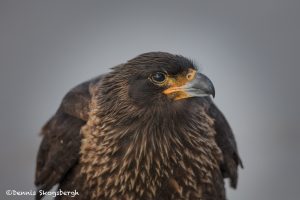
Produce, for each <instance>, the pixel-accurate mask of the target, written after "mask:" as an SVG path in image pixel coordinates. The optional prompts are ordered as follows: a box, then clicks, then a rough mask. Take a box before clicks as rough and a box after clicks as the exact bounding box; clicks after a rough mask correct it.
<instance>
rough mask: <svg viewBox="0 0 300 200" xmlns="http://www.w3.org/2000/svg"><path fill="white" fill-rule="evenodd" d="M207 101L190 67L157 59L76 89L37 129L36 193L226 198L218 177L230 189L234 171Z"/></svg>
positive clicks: (235, 163) (224, 131) (205, 86)
mask: <svg viewBox="0 0 300 200" xmlns="http://www.w3.org/2000/svg"><path fill="white" fill-rule="evenodd" d="M214 96H215V88H214V85H213V83H212V81H211V80H210V79H209V78H208V77H207V76H206V75H204V74H203V73H201V72H200V71H199V69H198V67H197V66H196V64H195V63H194V62H193V61H192V60H191V59H189V58H186V57H183V56H181V55H175V54H171V53H167V52H160V51H157V52H148V53H143V54H140V55H138V56H136V57H134V58H132V59H130V60H128V61H126V62H124V63H122V64H119V65H117V66H115V67H113V68H111V70H110V71H109V72H108V73H106V74H102V75H99V76H97V77H95V78H92V79H91V80H89V81H86V82H84V83H81V84H79V85H78V86H76V87H74V88H73V89H71V90H70V91H69V92H68V93H67V94H66V95H65V96H64V97H63V99H62V102H61V104H60V106H59V107H58V109H57V111H56V112H55V114H54V115H53V116H52V117H51V118H50V119H49V121H48V122H46V124H45V125H44V126H43V127H42V129H41V131H40V135H41V136H42V141H41V144H40V147H39V151H38V153H37V161H36V172H35V185H36V187H37V190H38V191H49V190H51V188H53V187H54V186H55V185H58V190H60V191H77V192H78V195H77V196H76V197H75V199H79V200H196V199H199V200H200V199H201V200H225V199H226V191H225V181H224V179H227V178H228V179H229V180H230V181H229V184H230V186H231V187H232V188H236V187H237V180H238V168H239V167H243V164H242V161H241V158H240V156H239V153H238V150H237V144H236V141H235V138H234V135H233V132H232V129H231V126H230V125H229V123H228V121H227V119H226V118H225V116H224V115H223V113H222V112H221V111H220V110H219V109H218V107H217V106H216V105H215V103H214V102H213V98H214ZM43 196H44V194H40V193H37V195H36V199H42V198H43ZM56 199H63V200H65V199H74V198H73V197H70V195H66V194H65V193H63V194H59V195H57V196H56Z"/></svg>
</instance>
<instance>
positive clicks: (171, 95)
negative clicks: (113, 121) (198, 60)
mask: <svg viewBox="0 0 300 200" xmlns="http://www.w3.org/2000/svg"><path fill="white" fill-rule="evenodd" d="M123 68H125V70H128V71H130V72H129V73H125V74H128V80H129V82H128V84H129V90H128V92H129V96H130V98H132V99H133V100H137V101H140V100H142V99H144V101H145V99H146V100H147V99H148V100H151V102H152V103H155V101H180V100H183V99H187V98H191V97H204V96H209V95H212V96H213V97H214V95H215V89H214V86H213V83H212V82H211V81H210V79H209V78H208V77H206V76H205V75H204V74H201V73H199V72H198V71H197V67H195V65H194V64H193V62H191V61H190V60H189V59H187V58H184V57H182V56H178V55H172V54H169V53H163V52H151V53H145V54H142V55H140V56H138V57H136V58H134V59H132V60H129V61H128V63H126V64H125V65H124V66H123ZM153 101H154V102H153Z"/></svg>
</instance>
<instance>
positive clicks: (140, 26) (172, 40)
mask: <svg viewBox="0 0 300 200" xmlns="http://www.w3.org/2000/svg"><path fill="white" fill-rule="evenodd" d="M299 10H300V1H298V0H286V1H280V0H252V1H244V0H222V1H215V0H203V1H196V0H194V1H188V0H185V1H179V0H178V1H175V0H169V1H158V0H157V1H144V2H141V1H138V0H136V1H126V2H125V1H121V0H119V1H115V0H111V1H102V2H101V1H77V0H63V1H62V0H52V1H50V0H49V1H38V0H36V1H33V0H27V1H22V0H19V1H16V0H1V1H0V70H1V71H0V92H1V93H0V94H1V95H0V133H1V140H0V156H1V157H0V159H1V164H0V166H1V170H0V175H1V179H0V197H1V199H33V197H32V196H21V197H18V196H6V194H5V191H6V190H8V189H15V190H19V191H30V190H34V189H35V187H34V184H33V181H34V171H35V159H36V154H37V151H38V147H39V143H40V141H41V138H40V137H39V136H38V133H39V130H40V128H41V126H42V125H43V124H44V123H45V122H46V121H47V120H48V119H49V118H50V117H51V115H52V114H54V112H55V111H56V109H57V108H58V106H59V104H60V101H61V99H62V97H63V96H64V94H65V93H66V92H67V91H68V90H69V89H70V88H72V87H73V86H75V85H77V84H78V83H80V82H83V81H85V80H87V79H90V78H92V77H94V76H96V75H98V74H101V73H104V72H107V71H109V69H110V67H113V66H114V65H117V64H119V63H122V62H126V61H127V60H129V59H131V58H133V57H135V56H137V55H138V54H141V53H144V52H149V51H167V52H171V53H175V54H181V55H183V56H186V57H189V58H191V59H192V60H194V61H195V62H196V63H197V64H198V65H199V67H200V69H201V70H202V72H203V73H204V74H206V75H207V76H208V77H210V79H211V80H212V81H213V82H214V85H215V88H216V98H215V99H214V100H215V102H216V104H217V105H218V106H219V108H220V109H221V110H222V111H223V112H224V114H225V115H226V117H227V119H228V120H229V122H230V124H231V126H232V128H233V130H234V132H235V137H236V140H237V143H238V147H239V152H240V155H241V157H242V160H243V161H244V165H245V169H244V170H240V179H239V184H238V189H237V190H232V189H229V188H228V190H227V194H228V199H229V200H241V199H243V200H283V199H287V200H298V199H299V196H300V183H299V180H300V173H299V170H300V156H299V153H300V142H299V139H300V135H299V129H298V127H299V123H300V120H299V118H300V117H299V114H300V109H299V102H300V93H299V92H300V84H299V79H298V78H299V76H300V66H299V61H300V60H299V59H300V22H299V19H300V12H299Z"/></svg>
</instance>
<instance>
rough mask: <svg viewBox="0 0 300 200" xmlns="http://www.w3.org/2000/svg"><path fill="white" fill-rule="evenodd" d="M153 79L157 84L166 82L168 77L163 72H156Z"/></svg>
mask: <svg viewBox="0 0 300 200" xmlns="http://www.w3.org/2000/svg"><path fill="white" fill-rule="evenodd" d="M151 79H152V80H153V81H154V82H157V83H162V82H164V81H165V80H166V75H165V74H164V73H162V72H156V73H155V74H153V75H152V76H151Z"/></svg>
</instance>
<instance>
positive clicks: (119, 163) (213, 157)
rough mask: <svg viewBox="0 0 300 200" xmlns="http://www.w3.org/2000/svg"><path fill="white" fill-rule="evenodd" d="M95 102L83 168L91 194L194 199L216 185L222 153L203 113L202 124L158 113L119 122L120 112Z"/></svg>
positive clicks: (84, 145) (85, 138)
mask: <svg viewBox="0 0 300 200" xmlns="http://www.w3.org/2000/svg"><path fill="white" fill-rule="evenodd" d="M96 101H97V100H94V101H93V100H92V103H91V107H92V108H93V109H91V110H92V112H91V113H90V117H89V120H88V122H87V124H86V125H85V126H84V127H82V130H81V133H82V144H81V150H80V154H81V156H80V166H81V173H82V174H84V176H85V177H84V178H85V180H86V181H85V182H86V183H87V184H86V185H85V186H84V187H85V188H86V189H88V190H89V191H91V199H126V200H127V199H159V198H161V197H163V196H168V197H169V198H170V199H175V198H172V196H173V197H175V196H181V197H182V198H183V199H195V198H202V197H203V194H204V193H207V192H209V190H213V189H214V188H213V179H214V175H215V173H218V172H219V163H220V162H221V160H222V156H221V152H220V149H219V148H218V146H217V145H216V143H215V142H214V134H215V132H214V129H213V128H212V127H213V121H212V120H211V119H210V118H209V117H208V116H206V115H205V113H204V112H202V113H201V112H199V113H198V115H197V116H195V117H197V119H195V120H202V121H203V123H201V124H198V125H197V124H196V123H195V122H194V121H191V122H190V123H185V124H184V123H182V122H180V121H184V120H178V121H174V120H173V121H171V120H168V119H164V120H161V119H156V118H155V114H153V115H151V116H152V118H151V117H147V119H145V118H140V119H137V118H135V119H131V120H129V121H131V123H128V119H127V120H124V123H120V121H119V120H117V118H118V117H120V116H122V114H120V113H119V116H118V117H115V116H113V115H109V114H107V113H104V112H103V110H101V107H99V106H97V105H98V104H97V102H96ZM101 113H102V114H101ZM149 116H150V115H149ZM133 120H135V121H133ZM184 122H185V121H184ZM204 190H207V191H204ZM211 192H213V191H211Z"/></svg>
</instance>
